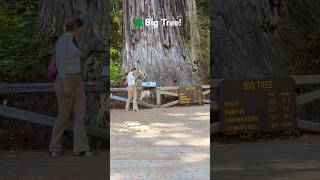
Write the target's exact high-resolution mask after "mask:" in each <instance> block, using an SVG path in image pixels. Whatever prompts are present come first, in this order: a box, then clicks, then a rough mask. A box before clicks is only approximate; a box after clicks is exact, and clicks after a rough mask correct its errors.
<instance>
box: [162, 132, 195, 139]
mask: <svg viewBox="0 0 320 180" xmlns="http://www.w3.org/2000/svg"><path fill="white" fill-rule="evenodd" d="M166 136H168V137H173V138H190V137H192V136H191V135H190V134H186V133H169V134H167V135H166Z"/></svg>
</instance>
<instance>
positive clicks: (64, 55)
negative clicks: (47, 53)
mask: <svg viewBox="0 0 320 180" xmlns="http://www.w3.org/2000/svg"><path fill="white" fill-rule="evenodd" d="M55 53H56V64H57V70H58V76H59V77H60V78H63V77H65V75H66V74H68V73H70V74H72V73H80V72H81V61H80V57H81V51H80V49H79V48H78V47H77V46H76V45H75V43H74V42H73V36H72V35H71V34H70V33H67V32H65V33H63V34H62V35H61V36H60V37H59V39H58V40H57V43H56V50H55Z"/></svg>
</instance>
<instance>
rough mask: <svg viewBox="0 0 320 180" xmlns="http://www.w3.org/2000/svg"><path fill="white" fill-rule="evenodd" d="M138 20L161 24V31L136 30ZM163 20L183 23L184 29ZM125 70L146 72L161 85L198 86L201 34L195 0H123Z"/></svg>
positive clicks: (140, 28) (150, 79) (137, 28)
mask: <svg viewBox="0 0 320 180" xmlns="http://www.w3.org/2000/svg"><path fill="white" fill-rule="evenodd" d="M136 18H141V19H142V21H144V20H145V19H153V20H157V21H159V27H158V28H152V27H146V26H143V27H136V26H135V24H134V22H135V19H136ZM161 19H168V20H179V19H181V20H182V24H181V26H180V27H172V26H169V27H168V26H162V25H160V24H161V21H160V20H161ZM123 24H124V47H123V66H124V68H128V67H130V66H132V65H135V66H137V67H138V68H141V69H143V70H144V71H145V72H146V79H145V80H147V81H156V82H158V83H159V84H160V85H165V86H169V85H189V84H198V83H199V78H198V75H197V69H198V62H199V57H198V52H197V51H198V49H199V32H198V29H197V13H196V2H195V0H123Z"/></svg>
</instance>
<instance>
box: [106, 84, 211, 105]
mask: <svg viewBox="0 0 320 180" xmlns="http://www.w3.org/2000/svg"><path fill="white" fill-rule="evenodd" d="M178 89H179V86H166V87H154V88H146V89H144V88H141V87H138V88H137V91H145V90H146V91H148V90H149V91H150V90H153V91H156V104H150V103H146V102H141V101H138V102H137V104H139V105H142V106H145V107H149V108H167V107H170V106H174V105H177V104H179V100H174V101H171V102H169V103H166V104H162V101H161V99H162V97H161V96H163V95H166V96H172V97H176V98H178V96H179V95H178V93H177V92H176V91H178ZM202 89H203V90H204V91H203V92H202V94H203V96H205V95H208V94H210V85H202ZM173 91H175V92H173ZM110 92H111V95H110V99H113V100H118V101H122V102H126V101H127V99H126V98H124V97H121V96H116V95H114V94H113V92H124V93H126V92H127V88H111V89H110ZM203 102H204V103H207V104H210V100H209V99H203Z"/></svg>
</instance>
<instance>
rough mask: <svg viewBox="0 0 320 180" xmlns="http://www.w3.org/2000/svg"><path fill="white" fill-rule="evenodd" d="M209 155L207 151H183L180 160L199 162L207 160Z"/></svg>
mask: <svg viewBox="0 0 320 180" xmlns="http://www.w3.org/2000/svg"><path fill="white" fill-rule="evenodd" d="M209 159H210V156H209V154H208V153H184V154H183V156H182V157H181V160H183V161H184V162H199V161H205V160H209Z"/></svg>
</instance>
